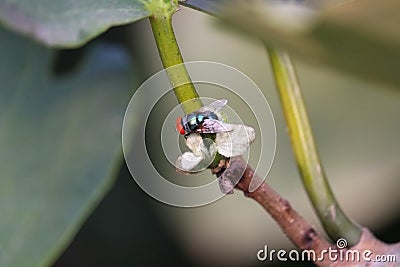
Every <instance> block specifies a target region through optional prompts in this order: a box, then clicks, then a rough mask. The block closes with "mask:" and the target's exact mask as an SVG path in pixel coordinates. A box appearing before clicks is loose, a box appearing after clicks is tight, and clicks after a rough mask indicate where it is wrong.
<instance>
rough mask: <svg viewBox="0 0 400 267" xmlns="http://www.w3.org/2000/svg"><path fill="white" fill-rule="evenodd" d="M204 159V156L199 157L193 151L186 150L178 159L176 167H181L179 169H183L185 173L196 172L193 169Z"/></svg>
mask: <svg viewBox="0 0 400 267" xmlns="http://www.w3.org/2000/svg"><path fill="white" fill-rule="evenodd" d="M202 159H203V158H202V157H198V156H196V155H195V154H193V153H192V152H185V153H183V154H182V156H179V158H178V159H177V161H176V167H177V169H179V171H182V172H183V173H185V174H191V173H194V172H196V171H193V169H194V168H195V167H196V166H197V165H199V163H200V161H201V160H202ZM199 171H200V170H199Z"/></svg>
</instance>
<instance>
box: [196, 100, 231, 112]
mask: <svg viewBox="0 0 400 267" xmlns="http://www.w3.org/2000/svg"><path fill="white" fill-rule="evenodd" d="M226 104H228V100H226V99H218V100H216V101H214V102H212V103H211V104H209V105H207V106H204V107H201V108H200V109H199V112H205V111H211V112H217V111H219V110H220V109H221V108H223V107H225V106H226Z"/></svg>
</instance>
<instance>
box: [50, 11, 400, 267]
mask: <svg viewBox="0 0 400 267" xmlns="http://www.w3.org/2000/svg"><path fill="white" fill-rule="evenodd" d="M215 22H216V21H215V19H213V18H212V17H210V16H208V15H205V14H202V13H200V12H197V11H193V10H190V9H187V8H182V9H181V10H180V11H179V12H178V13H177V14H176V15H175V17H174V26H175V33H176V35H177V39H178V42H179V45H180V47H181V50H182V53H183V56H184V58H185V60H186V61H192V60H210V61H216V62H221V63H225V64H228V65H230V66H233V67H235V68H237V69H239V70H241V71H243V72H244V73H246V74H247V75H248V76H249V77H250V78H252V79H253V80H254V81H255V82H256V83H257V84H258V86H259V87H261V88H262V89H263V90H264V94H265V95H266V97H267V99H268V101H269V103H270V105H271V108H272V110H273V113H274V116H275V119H276V124H277V133H278V145H277V154H276V158H275V162H274V164H273V167H272V169H271V172H270V174H269V176H268V178H267V180H268V183H269V184H271V186H272V187H273V188H275V190H277V191H278V192H279V193H280V194H281V195H282V196H284V197H285V198H287V199H289V201H290V202H291V203H292V204H293V206H294V207H295V208H296V209H297V210H298V211H299V212H300V213H301V214H302V215H303V216H304V217H306V218H307V219H308V220H309V221H311V222H312V223H313V224H314V225H316V227H317V228H319V229H320V226H319V223H318V221H317V219H316V217H315V215H314V214H313V212H312V208H311V206H310V204H309V202H308V199H307V197H306V195H305V192H304V190H303V187H302V185H301V183H300V178H299V177H298V173H297V170H296V165H295V162H294V159H293V156H292V152H291V148H290V144H289V140H288V136H287V134H286V131H285V124H284V121H283V117H282V116H283V115H282V113H281V110H280V105H279V103H278V98H277V94H276V92H275V86H274V81H273V78H272V75H271V69H270V67H269V61H268V58H267V55H266V53H265V51H264V48H263V46H262V44H261V43H260V42H257V41H254V40H252V39H249V38H245V37H243V36H242V35H239V34H237V33H232V32H230V31H227V30H226V29H224V28H222V27H220V26H219V25H217V24H216V23H215ZM121 38H122V39H121ZM126 38H128V40H126ZM101 39H102V40H103V39H106V40H108V41H110V40H111V41H114V42H120V41H121V40H122V41H123V42H126V41H127V42H128V43H130V46H131V47H132V44H133V46H134V49H132V50H131V52H132V57H133V58H134V62H135V64H136V66H137V67H138V70H139V71H140V73H141V78H140V79H141V80H144V79H145V78H147V77H149V76H150V75H152V74H153V73H155V72H157V71H159V70H160V69H161V68H162V66H161V62H160V60H159V58H158V54H157V52H156V51H157V50H156V47H155V44H154V40H153V37H152V33H151V30H150V26H149V23H148V21H147V20H143V21H140V22H138V23H135V24H134V25H132V26H127V27H120V28H115V29H112V30H110V31H109V32H108V33H107V34H106V35H105V36H103V37H101ZM139 39H141V41H140V42H137V40H139ZM68 53H72V52H68ZM69 56H70V55H68V56H66V57H69ZM295 63H296V66H297V69H298V74H299V78H300V81H301V85H302V87H303V90H304V96H305V99H306V104H307V108H308V112H309V115H310V119H311V123H312V127H313V129H314V131H315V132H314V133H315V138H316V141H317V145H318V148H319V151H320V155H321V158H322V162H323V164H324V166H325V168H326V171H327V174H328V177H329V179H330V182H331V184H332V188H333V190H334V192H335V195H336V196H337V198H338V200H339V202H340V204H341V205H342V207H343V209H344V210H345V211H346V212H347V213H348V214H349V216H350V217H351V218H353V219H354V220H356V221H357V222H359V223H360V224H362V225H364V226H366V227H368V228H370V229H371V230H372V231H373V232H374V233H375V234H376V235H377V236H378V237H379V238H382V239H383V240H384V241H387V242H395V241H396V240H398V239H399V237H400V233H399V230H398V225H399V222H400V213H399V209H398V208H397V205H396V204H397V203H398V202H399V197H400V196H399V195H398V193H397V192H399V189H400V181H399V176H400V170H399V166H400V165H399V163H400V156H399V153H398V151H399V148H400V144H399V142H397V139H398V136H399V133H400V124H399V114H400V105H399V103H400V95H399V93H398V88H393V87H389V86H386V85H382V84H378V83H371V82H369V81H363V80H360V79H357V78H354V77H352V76H351V75H349V74H346V73H345V72H340V71H336V70H332V69H330V68H329V67H327V66H322V65H318V64H315V65H310V64H307V63H304V62H303V61H302V60H299V59H297V58H295ZM206 176H208V174H206ZM265 244H267V245H268V246H269V247H270V248H271V249H280V248H286V249H288V248H293V246H292V245H291V243H290V242H289V241H288V240H287V239H286V237H285V236H284V235H283V234H282V233H281V231H280V230H279V228H278V227H277V226H276V224H275V223H274V222H273V221H272V220H271V218H270V217H269V216H268V214H266V213H265V212H264V211H263V210H262V208H261V207H259V206H258V205H257V204H256V203H254V202H253V201H251V200H248V199H246V198H245V197H244V196H243V195H242V193H240V192H236V193H235V194H234V195H233V196H227V197H225V198H223V199H222V200H219V201H217V202H215V203H212V204H210V205H207V206H204V207H200V208H175V207H170V206H166V205H164V204H162V203H159V202H157V201H155V200H153V199H152V198H151V197H149V196H148V195H146V194H145V193H144V192H142V191H141V190H140V189H139V188H138V186H137V185H136V184H135V182H134V181H133V180H132V179H131V177H130V174H129V172H128V171H127V170H126V167H125V166H123V167H122V169H121V171H120V174H119V178H118V180H117V183H116V185H115V187H114V188H113V189H112V191H111V192H110V193H109V194H108V195H107V197H106V198H105V199H104V200H103V201H102V202H101V204H100V205H99V207H98V208H97V209H96V210H95V212H94V213H93V214H92V215H91V216H90V218H89V220H88V221H87V222H86V223H85V224H84V226H83V228H82V229H81V230H80V231H79V233H78V235H77V236H76V237H75V239H74V241H73V242H72V244H71V245H70V246H69V247H68V249H67V250H66V251H65V253H64V254H63V255H62V256H61V258H60V259H59V260H58V261H57V262H56V263H55V264H54V266H142V265H144V266H157V265H165V266H172V265H179V266H181V265H185V266H188V265H190V266H258V265H266V264H267V263H265V262H263V263H259V262H257V260H256V256H255V254H256V252H257V251H258V250H259V249H261V248H262V247H263V246H264V245H265ZM268 265H270V266H279V264H277V263H275V265H273V264H271V263H268ZM284 265H285V266H287V265H288V264H287V263H286V264H284ZM293 265H294V266H301V264H300V263H296V264H293ZM306 265H307V264H304V266H306ZM308 265H309V264H308ZM282 266H283V264H282Z"/></svg>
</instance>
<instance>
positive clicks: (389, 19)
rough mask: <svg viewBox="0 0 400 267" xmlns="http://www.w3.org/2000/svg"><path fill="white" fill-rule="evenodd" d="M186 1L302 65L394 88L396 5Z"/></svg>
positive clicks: (338, 0)
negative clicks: (298, 59) (295, 57)
mask: <svg viewBox="0 0 400 267" xmlns="http://www.w3.org/2000/svg"><path fill="white" fill-rule="evenodd" d="M315 3H316V2H315V1H257V0H253V1H224V0H216V1H212V3H210V1H209V0H188V1H186V2H185V3H183V4H185V5H188V6H190V7H193V8H196V9H200V10H203V11H205V12H207V13H212V14H214V15H217V16H220V17H222V18H223V19H225V21H226V22H228V23H229V24H230V25H233V26H234V28H235V29H240V30H242V31H243V32H245V33H247V34H248V35H250V36H253V37H256V38H257V39H261V40H262V41H263V42H265V43H266V44H268V45H272V46H277V47H281V48H286V49H288V50H289V51H290V52H291V53H292V54H295V55H298V56H300V57H302V58H303V59H306V60H308V61H311V62H314V63H318V64H325V65H329V66H333V67H335V68H337V69H339V70H341V71H344V72H347V73H349V74H351V75H353V74H355V75H357V76H359V77H361V78H363V79H372V80H375V81H380V82H386V83H389V84H392V85H395V86H399V85H400V75H398V69H399V67H400V31H399V26H400V16H399V14H398V13H399V12H398V11H399V10H400V1H398V0H380V1H375V0H351V1H350V0H331V1H327V0H325V1H320V2H319V5H318V6H316V5H315Z"/></svg>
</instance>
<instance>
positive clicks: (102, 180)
mask: <svg viewBox="0 0 400 267" xmlns="http://www.w3.org/2000/svg"><path fill="white" fill-rule="evenodd" d="M0 39H1V40H2V41H1V42H0V58H1V59H2V60H1V61H0V80H1V88H0V129H1V131H0V147H1V150H0V176H1V179H0V211H1V216H0V266H2V267H8V266H14V267H15V266H18V267H24V266H27V267H28V266H29V267H32V266H47V265H49V264H51V262H52V261H53V260H54V259H55V258H56V257H57V256H58V254H59V253H60V252H61V251H62V250H63V248H65V246H66V245H68V242H70V241H71V239H72V238H73V236H74V234H75V233H76V232H77V230H78V228H79V227H80V225H81V224H82V222H83V220H84V219H85V218H86V217H87V216H88V214H89V213H90V211H91V210H92V209H93V208H94V207H95V205H96V204H97V203H98V202H99V201H100V200H101V198H102V197H103V196H104V194H105V193H106V192H107V191H108V190H109V188H110V187H111V185H112V184H113V182H114V178H115V175H116V171H117V170H118V168H119V166H120V164H121V160H122V156H121V155H122V152H121V127H122V126H121V124H122V118H123V114H124V109H125V107H126V105H127V103H128V101H129V97H130V93H131V92H130V88H129V87H130V86H129V85H130V84H131V82H132V77H131V75H130V73H132V69H131V66H130V64H129V61H128V59H127V58H128V56H127V54H126V53H121V51H122V50H118V49H115V47H107V46H100V47H99V46H96V47H95V48H94V49H92V50H91V53H90V55H89V56H88V57H87V58H86V60H85V62H84V64H83V65H81V66H80V67H79V70H78V71H76V72H75V73H72V74H68V75H64V76H63V77H62V78H59V77H53V76H51V74H50V73H49V66H51V64H52V59H53V55H54V53H53V51H52V50H50V49H47V48H44V47H42V46H39V45H38V44H35V43H33V42H31V41H29V40H27V39H26V38H22V37H20V36H16V35H15V34H11V33H9V32H5V31H4V30H3V29H1V28H0Z"/></svg>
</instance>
